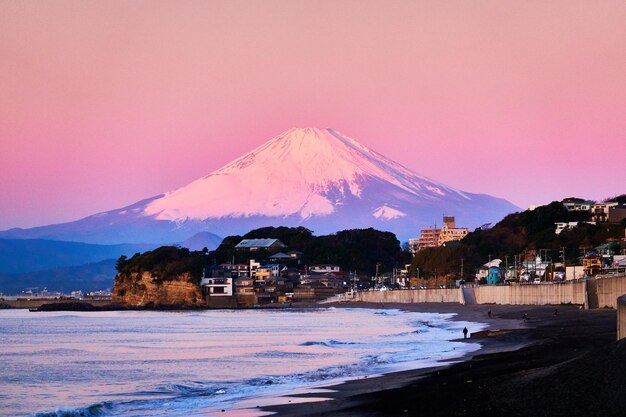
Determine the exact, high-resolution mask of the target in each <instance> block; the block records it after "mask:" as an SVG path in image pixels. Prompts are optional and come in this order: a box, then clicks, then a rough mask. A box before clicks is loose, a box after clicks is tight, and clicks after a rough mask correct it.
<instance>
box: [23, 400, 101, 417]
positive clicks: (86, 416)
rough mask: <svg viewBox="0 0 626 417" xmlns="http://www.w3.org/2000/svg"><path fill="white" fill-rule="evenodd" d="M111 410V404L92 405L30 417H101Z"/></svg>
mask: <svg viewBox="0 0 626 417" xmlns="http://www.w3.org/2000/svg"><path fill="white" fill-rule="evenodd" d="M109 409H111V402H109V401H106V402H102V403H97V404H92V405H90V406H88V407H82V408H74V409H69V410H67V409H57V410H55V411H48V412H43V413H36V414H33V415H32V417H97V416H102V415H104V414H105V413H106V411H107V410H109Z"/></svg>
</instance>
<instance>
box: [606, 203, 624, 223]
mask: <svg viewBox="0 0 626 417" xmlns="http://www.w3.org/2000/svg"><path fill="white" fill-rule="evenodd" d="M624 219H626V205H618V206H614V207H610V208H609V222H611V223H619V222H621V221H622V220H624Z"/></svg>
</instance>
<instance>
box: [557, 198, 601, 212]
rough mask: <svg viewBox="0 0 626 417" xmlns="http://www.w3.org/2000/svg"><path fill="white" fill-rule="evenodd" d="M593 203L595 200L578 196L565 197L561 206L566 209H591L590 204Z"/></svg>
mask: <svg viewBox="0 0 626 417" xmlns="http://www.w3.org/2000/svg"><path fill="white" fill-rule="evenodd" d="M594 203H595V201H591V200H583V199H580V198H566V199H565V200H563V207H565V208H566V209H567V210H568V211H591V206H592V205H593V204H594Z"/></svg>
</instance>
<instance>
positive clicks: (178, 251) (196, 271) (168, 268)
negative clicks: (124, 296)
mask: <svg viewBox="0 0 626 417" xmlns="http://www.w3.org/2000/svg"><path fill="white" fill-rule="evenodd" d="M207 262H208V256H207V252H206V251H190V250H189V249H187V248H180V247H177V246H161V247H159V248H156V249H154V250H151V251H148V252H144V253H141V254H140V253H136V254H135V255H133V256H132V257H131V258H127V257H126V256H121V257H120V258H119V259H118V260H117V263H116V264H115V269H117V272H118V276H119V277H129V276H130V275H131V274H132V273H142V272H150V273H151V274H152V276H153V277H154V278H155V279H156V280H168V279H171V278H174V277H176V276H178V275H181V274H184V273H189V274H191V276H192V277H193V278H194V279H196V280H197V281H198V282H199V281H200V278H201V277H202V269H203V268H204V266H205V265H206V263H207Z"/></svg>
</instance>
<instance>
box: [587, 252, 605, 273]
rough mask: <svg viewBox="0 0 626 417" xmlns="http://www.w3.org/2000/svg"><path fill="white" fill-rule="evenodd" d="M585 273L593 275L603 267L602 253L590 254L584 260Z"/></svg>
mask: <svg viewBox="0 0 626 417" xmlns="http://www.w3.org/2000/svg"><path fill="white" fill-rule="evenodd" d="M582 263H583V273H584V274H585V275H588V276H593V275H595V274H597V273H598V271H600V270H601V269H602V257H601V256H600V255H588V256H585V257H584V258H583V260H582Z"/></svg>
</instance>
